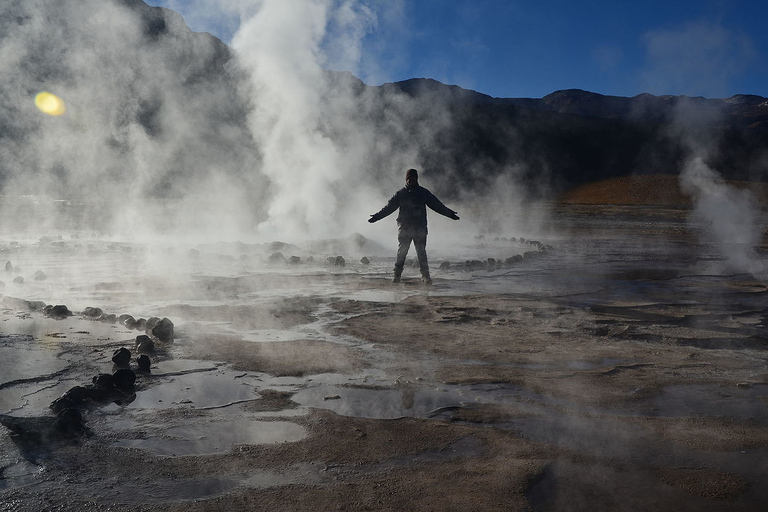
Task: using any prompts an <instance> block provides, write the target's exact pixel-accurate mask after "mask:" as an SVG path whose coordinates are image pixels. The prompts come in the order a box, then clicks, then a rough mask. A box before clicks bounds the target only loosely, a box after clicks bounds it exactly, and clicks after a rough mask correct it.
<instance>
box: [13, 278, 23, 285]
mask: <svg viewBox="0 0 768 512" xmlns="http://www.w3.org/2000/svg"><path fill="white" fill-rule="evenodd" d="M13 282H14V283H16V284H24V278H23V277H22V276H16V277H14V278H13Z"/></svg>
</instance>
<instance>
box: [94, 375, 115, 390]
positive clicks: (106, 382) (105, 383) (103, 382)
mask: <svg viewBox="0 0 768 512" xmlns="http://www.w3.org/2000/svg"><path fill="white" fill-rule="evenodd" d="M93 384H94V385H95V386H98V387H100V388H106V389H109V388H113V387H115V382H114V380H113V379H112V374H111V373H100V374H98V375H95V376H94V377H93Z"/></svg>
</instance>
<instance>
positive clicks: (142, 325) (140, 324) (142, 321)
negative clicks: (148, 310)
mask: <svg viewBox="0 0 768 512" xmlns="http://www.w3.org/2000/svg"><path fill="white" fill-rule="evenodd" d="M134 329H136V330H137V331H146V330H147V319H146V318H139V319H138V320H136V327H134Z"/></svg>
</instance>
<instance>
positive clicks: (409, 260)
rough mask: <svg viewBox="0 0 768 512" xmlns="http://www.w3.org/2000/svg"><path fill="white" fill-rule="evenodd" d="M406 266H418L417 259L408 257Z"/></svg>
mask: <svg viewBox="0 0 768 512" xmlns="http://www.w3.org/2000/svg"><path fill="white" fill-rule="evenodd" d="M405 266H406V267H415V266H416V260H415V259H413V258H408V259H407V260H405Z"/></svg>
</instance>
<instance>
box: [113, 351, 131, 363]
mask: <svg viewBox="0 0 768 512" xmlns="http://www.w3.org/2000/svg"><path fill="white" fill-rule="evenodd" d="M112 362H113V363H115V364H116V365H117V366H128V364H129V363H130V362H131V351H130V350H128V349H127V348H125V347H121V348H119V349H117V350H115V353H114V354H113V355H112Z"/></svg>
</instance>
